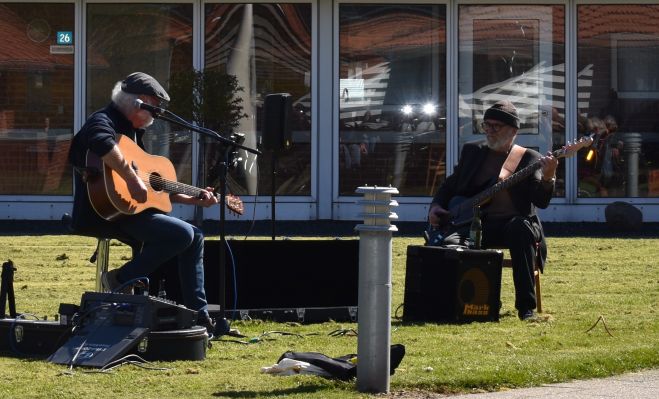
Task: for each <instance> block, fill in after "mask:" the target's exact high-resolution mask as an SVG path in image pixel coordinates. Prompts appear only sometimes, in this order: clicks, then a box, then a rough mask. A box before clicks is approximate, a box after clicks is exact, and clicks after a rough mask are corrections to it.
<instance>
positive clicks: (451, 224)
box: [428, 100, 558, 320]
mask: <svg viewBox="0 0 659 399" xmlns="http://www.w3.org/2000/svg"><path fill="white" fill-rule="evenodd" d="M519 125H520V119H519V117H518V115H517V109H516V108H515V106H514V105H513V104H512V103H511V102H510V101H506V100H503V101H499V102H497V103H496V104H494V105H493V106H492V107H491V108H489V109H487V110H486V111H485V115H484V118H483V123H482V127H483V129H484V131H485V134H486V140H485V141H481V142H472V143H466V144H465V145H464V147H463V149H462V152H461V154H460V159H459V162H458V165H457V166H456V168H455V170H454V172H453V174H452V175H451V176H449V177H448V178H447V179H446V180H445V181H444V183H443V184H442V185H441V186H440V187H439V189H438V190H437V193H436V194H435V196H434V197H433V200H432V203H431V205H430V210H429V215H428V220H429V222H430V224H431V225H432V226H434V227H436V228H439V229H445V230H446V231H445V233H446V237H445V238H444V240H443V242H441V244H442V245H450V244H453V245H468V244H469V242H468V241H469V223H468V222H470V221H471V220H470V219H467V220H466V223H465V222H456V220H454V219H455V218H456V217H455V216H454V215H455V212H451V211H452V210H453V209H454V208H457V207H459V203H460V201H461V199H463V198H468V197H472V196H474V195H476V194H477V193H479V192H480V191H482V190H483V189H484V188H486V187H488V186H491V185H492V184H493V182H496V181H497V179H501V178H502V177H503V178H505V177H506V176H509V175H510V174H511V173H513V172H515V171H518V170H521V169H523V168H525V167H527V166H529V165H532V164H536V165H537V168H536V169H533V172H532V173H530V174H529V176H528V177H526V178H525V179H523V180H520V181H519V182H517V183H516V184H515V185H513V186H511V187H509V188H507V189H504V190H501V191H499V192H497V193H496V194H494V195H493V196H492V197H491V198H490V199H489V202H488V203H487V205H483V208H482V211H481V215H482V225H483V233H482V234H483V235H482V237H483V238H482V239H483V243H482V244H483V247H485V248H488V247H491V248H492V247H494V248H499V247H505V248H508V249H509V250H510V256H511V260H512V266H513V280H514V285H515V307H516V308H517V311H518V316H519V318H520V319H521V320H527V319H532V318H534V317H535V312H534V309H535V308H536V297H535V290H534V275H533V260H534V255H535V250H536V242H540V243H541V244H540V251H541V252H542V257H543V262H544V259H545V257H546V253H547V247H546V244H545V240H544V236H543V232H542V225H541V223H540V220H539V219H538V216H537V214H536V208H543V209H544V208H546V207H547V206H548V205H549V201H550V200H551V197H552V194H553V192H554V183H555V180H556V177H555V174H556V167H557V166H558V159H557V158H555V157H554V156H553V155H552V154H551V153H548V155H546V156H542V155H541V154H539V153H538V152H537V151H533V150H531V149H525V148H523V147H520V146H516V145H513V142H514V140H515V137H516V135H517V130H518V129H519ZM509 155H510V156H509Z"/></svg>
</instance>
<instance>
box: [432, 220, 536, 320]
mask: <svg viewBox="0 0 659 399" xmlns="http://www.w3.org/2000/svg"><path fill="white" fill-rule="evenodd" d="M540 238H541V237H540V232H539V231H537V229H535V228H534V227H533V225H532V224H531V222H530V220H529V219H528V218H526V217H523V216H516V217H514V218H512V219H510V220H506V221H499V220H492V221H487V220H484V221H483V248H507V249H509V250H510V258H511V260H512V266H513V282H514V284H515V308H517V309H518V310H521V311H524V310H527V309H535V307H536V300H535V278H534V275H533V263H534V258H535V251H536V247H535V244H536V242H538V241H539V240H540ZM442 244H444V245H469V244H470V240H469V226H465V227H463V228H461V229H460V230H458V231H457V232H455V233H452V234H450V235H448V236H447V237H446V238H444V241H443V243H442Z"/></svg>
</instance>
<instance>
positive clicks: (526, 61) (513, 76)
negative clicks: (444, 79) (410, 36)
mask: <svg viewBox="0 0 659 399" xmlns="http://www.w3.org/2000/svg"><path fill="white" fill-rule="evenodd" d="M459 12H460V15H459V36H458V40H459V49H460V50H459V72H458V75H459V109H460V111H459V112H460V115H459V135H460V147H462V144H464V143H465V142H467V141H473V140H481V139H483V131H482V129H481V127H480V123H481V121H482V118H483V113H484V112H485V110H486V109H487V108H489V107H490V106H492V105H493V104H494V103H495V102H497V101H499V100H501V99H507V100H510V101H512V102H513V103H514V104H515V106H516V107H517V110H518V114H519V117H520V120H521V126H520V129H519V131H518V133H517V138H516V139H515V143H516V144H519V145H522V146H524V147H527V148H532V149H535V150H537V151H539V152H540V153H542V154H544V153H546V152H547V151H550V150H556V149H560V148H561V147H562V146H563V145H564V144H565V94H564V93H565V31H564V26H565V8H564V7H563V6H544V5H542V6H530V5H529V6H524V7H519V6H489V5H487V6H471V5H470V6H461V7H460V9H459ZM554 196H558V197H562V196H565V162H560V163H559V167H558V170H557V180H556V190H555V192H554Z"/></svg>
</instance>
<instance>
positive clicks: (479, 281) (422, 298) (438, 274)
mask: <svg viewBox="0 0 659 399" xmlns="http://www.w3.org/2000/svg"><path fill="white" fill-rule="evenodd" d="M502 265H503V253H502V252H501V251H496V250H470V249H450V248H441V247H431V246H418V245H410V246H408V247H407V270H406V274H405V298H404V301H405V302H404V303H405V304H404V308H403V320H404V321H412V322H470V321H498V320H499V305H500V302H499V301H500V294H501V268H502Z"/></svg>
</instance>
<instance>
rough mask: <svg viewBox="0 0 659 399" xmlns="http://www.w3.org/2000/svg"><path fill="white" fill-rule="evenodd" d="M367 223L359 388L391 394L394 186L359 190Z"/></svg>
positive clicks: (362, 241) (362, 228)
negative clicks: (392, 209)
mask: <svg viewBox="0 0 659 399" xmlns="http://www.w3.org/2000/svg"><path fill="white" fill-rule="evenodd" d="M356 192H357V193H358V194H364V198H363V199H362V200H360V201H358V203H359V204H361V205H362V206H363V213H362V214H361V215H362V216H363V217H364V224H359V225H357V227H355V229H356V230H357V231H359V294H358V309H359V316H358V331H359V335H358V337H357V389H358V390H359V391H360V392H374V393H386V392H389V367H390V347H391V238H392V237H391V236H392V233H393V232H394V231H398V229H397V228H396V226H394V225H391V223H390V220H396V219H398V215H396V214H395V213H394V212H391V207H394V206H398V203H397V202H396V201H394V200H392V199H391V195H392V194H398V190H397V189H395V188H393V187H359V188H357V191H356Z"/></svg>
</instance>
